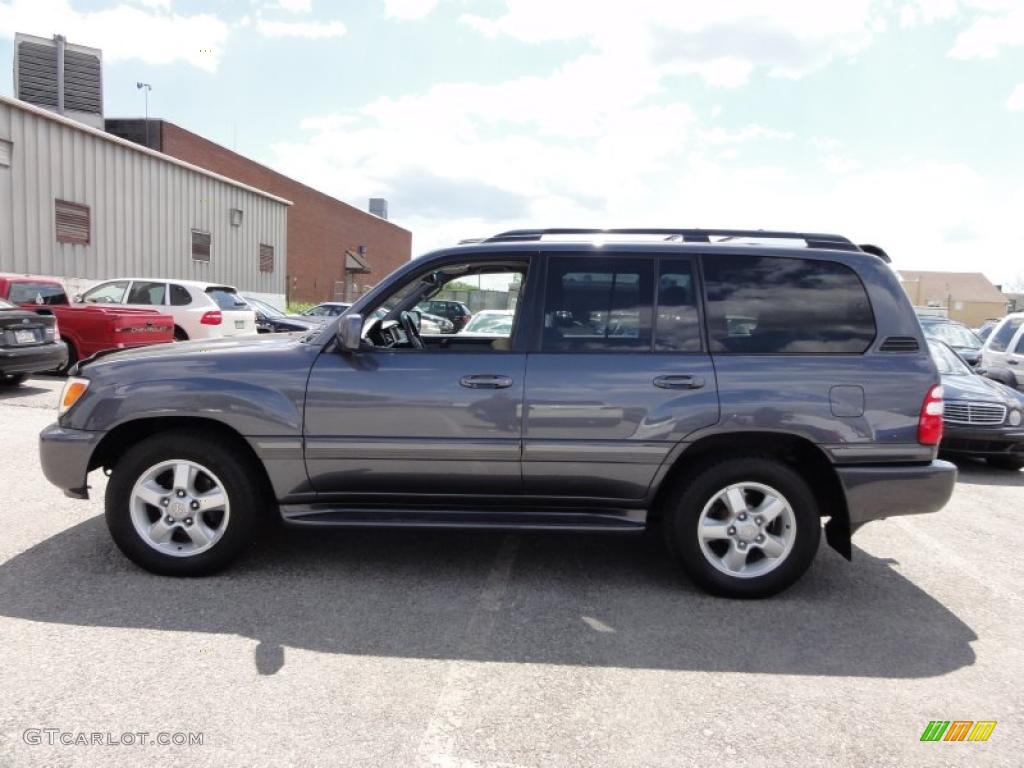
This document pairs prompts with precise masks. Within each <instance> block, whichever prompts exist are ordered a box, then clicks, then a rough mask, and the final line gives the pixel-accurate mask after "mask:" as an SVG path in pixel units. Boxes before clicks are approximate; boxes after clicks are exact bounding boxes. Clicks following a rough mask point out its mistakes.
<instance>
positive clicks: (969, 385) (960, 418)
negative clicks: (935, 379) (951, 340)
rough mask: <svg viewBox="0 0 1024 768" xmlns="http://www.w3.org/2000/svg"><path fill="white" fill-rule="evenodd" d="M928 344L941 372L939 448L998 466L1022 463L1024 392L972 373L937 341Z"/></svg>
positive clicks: (1004, 467) (954, 353)
mask: <svg viewBox="0 0 1024 768" xmlns="http://www.w3.org/2000/svg"><path fill="white" fill-rule="evenodd" d="M928 346H929V348H930V349H931V353H932V359H934V360H935V365H936V367H937V368H938V369H939V375H940V376H942V390H943V392H942V398H943V403H944V407H945V410H944V413H943V415H942V420H943V422H944V425H945V427H944V431H943V435H942V446H941V447H942V450H943V451H944V452H946V453H955V454H961V455H967V456H975V457H978V458H983V459H985V460H986V461H987V462H988V463H989V464H991V465H992V466H994V467H999V468H1001V469H1012V470H1018V469H1021V468H1022V467H1024V426H1022V422H1024V395H1022V394H1021V393H1019V392H1017V391H1016V390H1014V389H1011V388H1010V387H1008V386H1006V385H1005V384H1000V383H999V382H998V381H993V380H992V379H989V378H986V377H985V376H980V375H978V374H977V373H975V372H974V371H973V370H971V368H970V366H969V365H967V364H966V361H965V360H964V359H963V358H962V357H961V356H960V355H958V354H957V353H956V352H955V351H954V350H953V349H952V348H950V347H949V346H947V345H946V344H944V343H942V342H941V341H929V342H928Z"/></svg>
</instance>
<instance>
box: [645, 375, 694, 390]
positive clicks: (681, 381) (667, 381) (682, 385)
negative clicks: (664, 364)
mask: <svg viewBox="0 0 1024 768" xmlns="http://www.w3.org/2000/svg"><path fill="white" fill-rule="evenodd" d="M654 386H656V387H661V388H662V389H700V388H701V387H703V386H704V377H703V376H691V375H690V374H688V373H681V374H676V375H673V376H658V377H657V378H655V380H654Z"/></svg>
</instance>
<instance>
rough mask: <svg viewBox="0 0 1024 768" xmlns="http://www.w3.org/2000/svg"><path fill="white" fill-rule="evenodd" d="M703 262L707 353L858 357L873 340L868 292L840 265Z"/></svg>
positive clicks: (726, 257) (766, 259)
mask: <svg viewBox="0 0 1024 768" xmlns="http://www.w3.org/2000/svg"><path fill="white" fill-rule="evenodd" d="M703 261H704V281H705V286H706V291H707V314H708V337H709V341H710V345H711V351H712V352H718V353H730V352H732V353H744V354H859V353H862V352H864V351H866V350H867V348H868V347H869V346H870V345H871V342H872V341H873V340H874V338H875V333H876V331H875V319H874V314H873V312H872V310H871V302H870V301H869V300H868V296H867V292H866V291H865V290H864V285H863V283H861V281H860V278H859V277H857V275H856V273H854V271H853V270H852V269H850V268H849V267H847V266H846V265H844V264H839V263H836V262H832V261H823V260H818V259H801V258H785V257H779V256H755V255H747V254H735V255H734V254H719V255H706V256H704V258H703Z"/></svg>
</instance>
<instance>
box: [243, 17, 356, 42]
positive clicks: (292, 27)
mask: <svg viewBox="0 0 1024 768" xmlns="http://www.w3.org/2000/svg"><path fill="white" fill-rule="evenodd" d="M256 29H258V30H259V32H260V34H262V35H263V36H264V37H303V38H306V39H308V40H325V39H329V38H334V37H344V36H345V34H346V33H347V32H348V29H347V28H346V27H345V25H344V24H342V23H341V22H340V21H271V20H269V19H264V18H259V19H257V20H256Z"/></svg>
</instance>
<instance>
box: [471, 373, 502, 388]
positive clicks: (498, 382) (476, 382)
mask: <svg viewBox="0 0 1024 768" xmlns="http://www.w3.org/2000/svg"><path fill="white" fill-rule="evenodd" d="M459 384H461V385H462V386H464V387H469V388H470V389H506V388H508V387H511V386H512V377H511V376H499V375H495V374H493V373H477V374H474V375H472V376H463V377H462V378H461V379H459Z"/></svg>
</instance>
